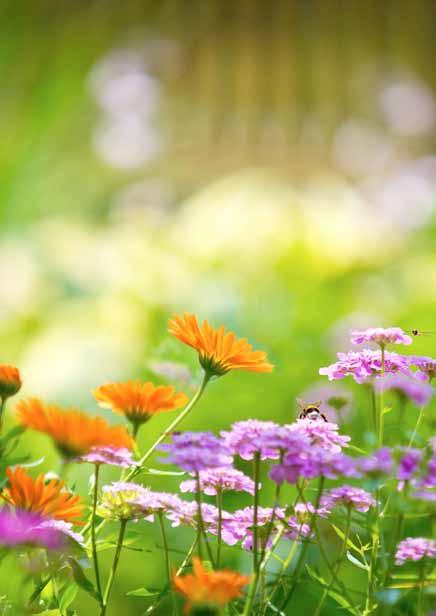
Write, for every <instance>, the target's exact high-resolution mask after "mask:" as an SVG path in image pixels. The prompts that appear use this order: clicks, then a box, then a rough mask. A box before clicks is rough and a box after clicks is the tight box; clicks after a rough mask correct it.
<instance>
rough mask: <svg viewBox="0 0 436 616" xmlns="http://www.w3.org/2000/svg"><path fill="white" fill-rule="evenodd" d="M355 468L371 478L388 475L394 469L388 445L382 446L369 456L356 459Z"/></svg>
mask: <svg viewBox="0 0 436 616" xmlns="http://www.w3.org/2000/svg"><path fill="white" fill-rule="evenodd" d="M356 467H357V469H358V470H359V471H360V472H362V473H364V474H365V475H368V477H371V478H373V479H377V478H379V477H382V476H383V475H390V474H392V472H393V470H394V458H393V455H392V450H391V449H389V447H382V448H381V449H378V450H377V451H374V453H373V454H372V455H370V456H364V457H361V458H357V459H356Z"/></svg>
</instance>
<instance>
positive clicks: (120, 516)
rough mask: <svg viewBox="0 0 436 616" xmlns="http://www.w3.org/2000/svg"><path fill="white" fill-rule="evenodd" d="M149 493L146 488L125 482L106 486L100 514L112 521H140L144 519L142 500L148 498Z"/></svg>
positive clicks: (99, 509) (99, 508) (99, 510)
mask: <svg viewBox="0 0 436 616" xmlns="http://www.w3.org/2000/svg"><path fill="white" fill-rule="evenodd" d="M147 492H148V490H147V488H144V486H141V485H139V484H137V483H132V482H125V481H117V482H115V483H112V484H111V485H107V486H104V487H103V495H102V498H101V502H100V505H99V507H98V514H99V515H100V516H101V517H102V518H107V519H112V520H138V519H139V518H141V517H144V509H143V507H142V505H141V504H140V498H141V497H143V496H146V495H147ZM151 519H152V518H151Z"/></svg>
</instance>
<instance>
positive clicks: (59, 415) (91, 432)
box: [17, 398, 134, 458]
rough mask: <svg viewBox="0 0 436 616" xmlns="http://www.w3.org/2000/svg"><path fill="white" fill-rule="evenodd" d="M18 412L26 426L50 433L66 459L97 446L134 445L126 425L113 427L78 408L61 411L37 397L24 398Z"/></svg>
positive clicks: (129, 446) (131, 447) (127, 446)
mask: <svg viewBox="0 0 436 616" xmlns="http://www.w3.org/2000/svg"><path fill="white" fill-rule="evenodd" d="M17 411H18V416H19V419H20V421H21V423H22V424H23V425H24V426H25V427H26V428H32V429H33V430H37V431H38V432H43V433H44V434H48V435H49V436H50V437H51V438H52V439H53V441H54V443H55V445H56V447H57V449H58V450H59V452H60V453H61V455H62V456H64V457H65V458H76V457H78V456H83V455H85V454H87V453H89V452H90V450H91V449H92V448H94V447H119V448H121V447H125V448H127V449H133V447H134V441H133V439H132V437H131V436H130V435H129V434H128V432H127V430H126V429H125V428H124V427H123V426H110V425H109V424H108V423H107V421H105V420H104V419H103V418H102V417H89V415H85V413H82V412H80V411H77V410H75V409H67V410H62V409H61V408H59V407H58V406H56V405H54V404H43V403H42V402H41V401H40V400H38V399H37V398H30V399H29V400H21V401H20V402H19V403H18V405H17Z"/></svg>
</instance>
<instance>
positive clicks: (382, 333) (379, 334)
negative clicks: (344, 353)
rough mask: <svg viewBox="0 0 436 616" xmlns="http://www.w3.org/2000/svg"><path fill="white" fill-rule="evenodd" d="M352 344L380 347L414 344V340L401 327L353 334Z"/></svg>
mask: <svg viewBox="0 0 436 616" xmlns="http://www.w3.org/2000/svg"><path fill="white" fill-rule="evenodd" d="M351 342H352V344H366V343H369V342H375V343H376V344H379V345H380V346H386V345H387V344H405V345H409V344H412V338H411V337H410V336H408V335H407V334H406V333H405V332H404V331H403V330H402V329H401V328H400V327H370V328H368V329H364V330H353V331H352V332H351Z"/></svg>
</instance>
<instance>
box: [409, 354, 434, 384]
mask: <svg viewBox="0 0 436 616" xmlns="http://www.w3.org/2000/svg"><path fill="white" fill-rule="evenodd" d="M408 359H409V363H410V365H411V366H415V368H418V370H417V371H416V372H415V377H416V378H417V379H420V380H421V381H431V380H432V379H434V378H435V377H436V359H433V357H426V356H425V355H409V357H408Z"/></svg>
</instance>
